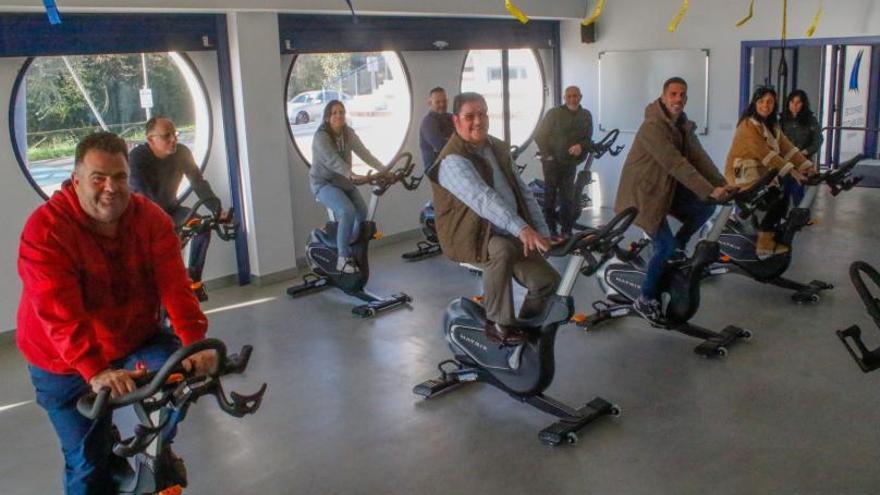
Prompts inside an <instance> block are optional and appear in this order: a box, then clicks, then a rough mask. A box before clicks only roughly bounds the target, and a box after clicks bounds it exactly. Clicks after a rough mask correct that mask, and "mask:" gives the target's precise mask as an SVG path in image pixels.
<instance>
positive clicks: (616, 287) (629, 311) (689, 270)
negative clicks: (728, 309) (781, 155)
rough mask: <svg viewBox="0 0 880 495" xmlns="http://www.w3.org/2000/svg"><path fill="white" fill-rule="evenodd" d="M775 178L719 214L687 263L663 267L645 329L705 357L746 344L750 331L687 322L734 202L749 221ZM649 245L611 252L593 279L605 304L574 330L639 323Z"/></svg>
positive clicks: (597, 305) (733, 199)
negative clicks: (688, 341) (680, 340)
mask: <svg viewBox="0 0 880 495" xmlns="http://www.w3.org/2000/svg"><path fill="white" fill-rule="evenodd" d="M775 177H776V173H775V172H771V173H768V174H767V175H765V176H764V177H762V178H761V179H760V180H759V181H758V182H757V183H755V185H754V186H753V187H751V188H750V189H748V190H746V191H740V192H738V193H736V194H734V195H733V196H732V197H731V198H729V199H728V200H727V201H726V202H724V206H723V207H722V208H721V213H720V214H719V215H718V218H719V221H720V223H716V224H715V225H716V226H717V227H715V228H713V229H712V230H710V231H709V234H708V235H707V236H706V237H705V238H704V239H703V240H701V241H700V242H699V243H697V246H696V248H695V249H694V254H693V255H692V256H691V257H690V258H686V259H679V260H670V261H669V262H667V264H666V267H665V269H664V271H663V273H662V275H661V276H660V283H659V286H658V292H659V294H660V297H658V299H659V300H660V302H661V313H662V317H661V318H659V319H657V320H647V321H648V323H650V324H651V326H653V327H655V328H661V329H664V330H673V331H676V332H679V333H682V334H684V335H687V336H689V337H694V338H697V339H700V340H702V342H701V343H700V344H699V345H698V346H697V347H696V348H694V352H695V353H697V354H699V355H701V356H705V357H713V356H716V357H724V356H726V355H727V347H728V346H730V345H731V344H733V343H735V342H736V341H738V340H739V339H745V340H748V339H750V338H751V336H752V332H751V331H749V330H746V329H743V328H740V327H736V326H733V325H729V326H727V327H726V328H724V330H722V331H721V332H715V331H713V330H709V329H707V328H703V327H700V326H697V325H694V324H692V323H690V322H689V321H690V319H691V318H692V317H693V316H694V315H695V314H696V312H697V309H699V307H700V281H701V280H703V278H705V272H706V269H707V268H708V267H709V266H710V265H712V264H713V263H715V262H717V261H718V257H719V246H718V237H719V236H720V235H721V226H722V225H724V221H725V220H726V219H727V218H729V217H730V215H731V213H733V204H732V203H733V202H736V204H737V205H738V206H739V211H740V215H750V214H751V213H752V212H753V211H754V210H755V208H757V207H758V206H759V205H763V204H764V201H766V200H767V198H768V196H769V195H770V194H771V193H770V191H771V189H770V188H769V187H768V185H769V184H770V182H771V181H772V180H773V179H774V178H775ZM649 244H650V240H648V239H641V240H639V241H638V242H635V243H633V244H632V245H631V246H630V249H629V250H624V249H621V248H619V247H618V248H616V249H615V255H616V257H617V259H616V260H615V261H614V262H612V263H609V264H607V265H606V266H605V267H604V268H603V269H602V270H600V273H599V277H598V278H597V280H598V281H599V286H600V287H601V288H602V290H603V291H604V292H605V294H606V297H607V300H605V301H596V302H594V303H593V310H594V313H593V314H591V315H589V316H585V315H578V316H576V317H575V320H576V322H577V324H578V326H581V327H585V328H586V329H587V330H588V331H589V330H592V329H593V328H594V327H596V326H597V325H599V324H600V323H602V322H604V321H607V320H611V319H615V318H622V317H625V316H638V317H640V318H641V317H642V315H641V314H639V313H638V312H637V311H636V310H635V309H634V308H633V303H634V302H635V300H636V299H638V297H639V295H640V294H641V290H642V284H643V282H644V280H645V274H646V271H647V268H648V262H649V260H650V258H648V257H647V256H641V251H642V250H643V249H644V248H645V247H646V246H647V245H649Z"/></svg>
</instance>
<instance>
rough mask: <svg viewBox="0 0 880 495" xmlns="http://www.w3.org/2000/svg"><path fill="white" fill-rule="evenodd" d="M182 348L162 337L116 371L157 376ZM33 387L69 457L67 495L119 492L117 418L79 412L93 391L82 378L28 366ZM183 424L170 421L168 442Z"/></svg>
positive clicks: (166, 335) (174, 339) (118, 364)
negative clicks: (140, 366)
mask: <svg viewBox="0 0 880 495" xmlns="http://www.w3.org/2000/svg"><path fill="white" fill-rule="evenodd" d="M178 347H180V341H179V340H178V339H177V337H175V336H174V335H172V334H169V333H165V332H160V333H159V334H157V335H156V337H154V338H152V339H151V340H150V341H149V342H147V343H146V344H145V345H144V346H143V347H141V348H140V349H138V350H136V351H134V352H133V353H131V354H129V355H128V356H126V357H124V358H122V359H120V360H118V361H115V362H113V363H112V366H113V367H115V368H125V369H134V368H135V365H136V363H137V362H138V361H141V362H143V363H144V364H146V365H147V369H149V370H151V371H157V370H158V369H159V368H160V367H161V366H162V364H163V363H164V362H165V360H166V359H167V358H168V356H170V355H171V354H172V353H173V352H174V351H175V350H176V349H177V348H178ZM28 370H29V371H30V375H31V382H32V383H33V384H34V389H35V390H36V398H37V404H39V405H40V406H41V407H42V408H43V409H45V410H46V412H47V413H48V414H49V420H50V421H51V422H52V426H53V427H54V428H55V433H57V435H58V439H59V440H60V442H61V452H62V453H63V454H64V493H66V494H67V495H81V494H113V493H116V491H117V490H116V487H115V484H114V483H113V479H112V475H113V472H114V466H119V465H121V464H118V463H121V462H125V460H124V459H122V458H119V457H117V456H116V455H115V454H113V451H112V450H111V449H112V447H113V424H112V417H111V415H109V414H108V415H105V416H104V417H102V418H100V419H98V420H95V421H92V420H90V419H88V418H86V417H85V416H83V415H81V414H80V413H79V411H77V410H76V401H77V400H78V399H79V398H80V396H82V395H84V394H85V393H86V392H88V391H90V390H91V386H89V384H87V383H86V382H85V380H83V378H82V377H81V376H80V375H79V374H73V375H60V374H57V373H50V372H48V371H45V370H43V369H41V368H37V367H36V366H32V365H28ZM180 419H181V418H170V420H169V422H168V426H167V427H166V430H165V433H164V435H165V438H166V439H167V440H171V438H172V437H173V435H174V432H175V429H174V425H175V424H176V423H177V422H179V421H180Z"/></svg>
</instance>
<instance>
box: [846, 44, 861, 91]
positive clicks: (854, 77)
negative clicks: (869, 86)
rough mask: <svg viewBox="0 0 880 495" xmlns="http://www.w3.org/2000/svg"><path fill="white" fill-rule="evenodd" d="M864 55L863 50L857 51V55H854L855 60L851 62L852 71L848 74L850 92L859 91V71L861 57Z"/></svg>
mask: <svg viewBox="0 0 880 495" xmlns="http://www.w3.org/2000/svg"><path fill="white" fill-rule="evenodd" d="M864 54H865V50H859V53H858V55H856V60H855V62H853V67H852V71H850V73H849V90H850V91H856V92H857V91H858V90H859V71H860V70H861V68H862V56H863V55H864Z"/></svg>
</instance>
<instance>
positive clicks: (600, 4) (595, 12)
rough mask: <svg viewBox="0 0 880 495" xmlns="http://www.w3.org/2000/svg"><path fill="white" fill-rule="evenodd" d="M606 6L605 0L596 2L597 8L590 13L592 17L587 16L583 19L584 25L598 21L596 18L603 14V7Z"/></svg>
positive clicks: (582, 23)
mask: <svg viewBox="0 0 880 495" xmlns="http://www.w3.org/2000/svg"><path fill="white" fill-rule="evenodd" d="M604 8H605V0H599V1H598V2H596V8H595V9H593V13H592V14H590V17H587V18H586V19H584V20H583V21H581V25H582V26H589V25H590V24H592V23H594V22H596V19H598V18H599V16H600V15H602V9H604Z"/></svg>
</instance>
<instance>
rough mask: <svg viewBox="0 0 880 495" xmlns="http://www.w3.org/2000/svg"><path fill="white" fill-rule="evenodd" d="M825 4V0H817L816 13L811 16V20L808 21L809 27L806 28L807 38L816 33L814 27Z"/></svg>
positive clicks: (820, 17)
mask: <svg viewBox="0 0 880 495" xmlns="http://www.w3.org/2000/svg"><path fill="white" fill-rule="evenodd" d="M824 6H825V0H819V9H818V10H816V15H814V16H813V22H811V23H810V27H808V28H807V38H812V37H813V34H815V33H816V27H817V26H818V25H819V21H820V20H821V19H822V11H823V10H824V9H823V7H824Z"/></svg>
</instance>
